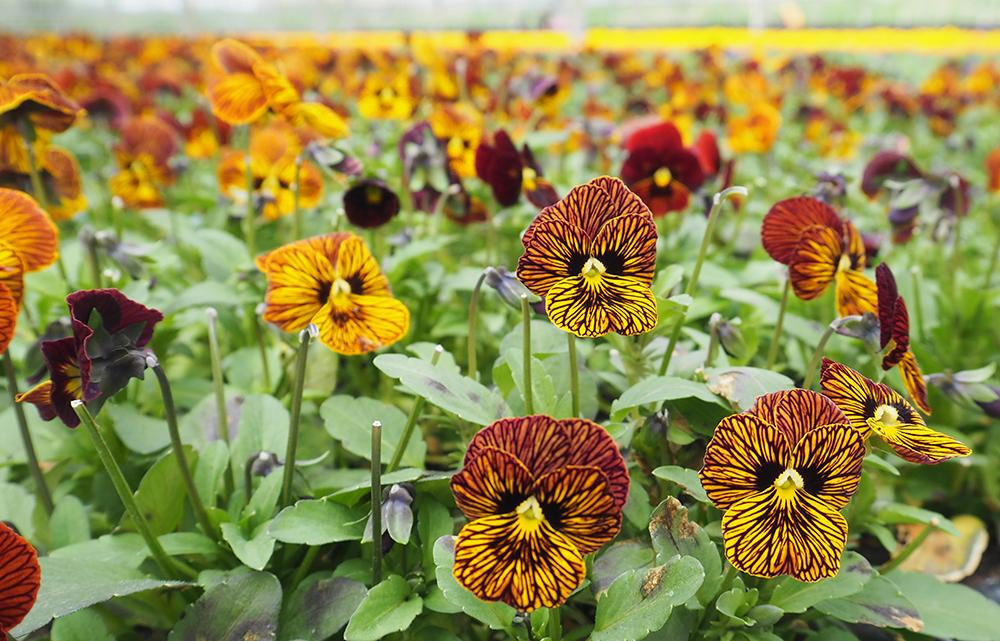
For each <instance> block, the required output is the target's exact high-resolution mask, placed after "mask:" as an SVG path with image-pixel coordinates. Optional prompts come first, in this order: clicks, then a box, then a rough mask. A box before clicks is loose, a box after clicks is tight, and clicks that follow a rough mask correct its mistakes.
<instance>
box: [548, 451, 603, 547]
mask: <svg viewBox="0 0 1000 641" xmlns="http://www.w3.org/2000/svg"><path fill="white" fill-rule="evenodd" d="M531 494H532V496H534V497H535V498H537V499H538V502H539V504H540V505H541V506H542V511H543V512H544V514H545V518H546V520H547V521H548V522H549V523H551V524H552V527H553V528H555V529H556V530H557V531H558V532H559V533H560V534H562V535H563V536H565V537H566V538H567V539H569V540H570V541H571V542H572V543H573V545H575V546H576V548H577V550H579V552H580V554H590V553H591V552H596V551H597V550H599V549H601V547H603V546H604V544H605V543H607V542H608V541H611V540H612V539H614V538H615V536H616V535H617V534H618V531H619V530H620V529H621V524H622V511H621V507H620V506H619V505H617V504H616V502H615V497H614V495H613V494H612V493H611V485H610V484H609V483H608V477H607V476H606V475H605V474H604V472H603V471H601V469H600V468H598V467H594V466H583V465H567V466H565V467H561V468H559V469H557V470H553V471H552V472H549V473H548V474H545V475H544V476H542V477H541V478H539V479H538V480H537V481H536V482H535V486H534V487H533V488H532V491H531Z"/></svg>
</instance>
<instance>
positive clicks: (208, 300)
mask: <svg viewBox="0 0 1000 641" xmlns="http://www.w3.org/2000/svg"><path fill="white" fill-rule="evenodd" d="M256 302H257V299H256V298H251V297H250V294H241V293H238V292H237V290H236V289H234V288H233V287H232V286H230V285H226V284H224V283H220V282H218V281H214V280H206V281H203V282H201V283H196V284H194V285H192V286H190V287H188V288H187V289H185V290H183V291H182V292H181V293H180V294H179V295H178V296H177V297H176V298H174V299H173V300H172V301H170V302H169V303H167V304H166V305H164V306H163V313H164V314H168V315H169V314H174V313H176V312H178V311H180V310H182V309H184V308H186V307H208V306H209V305H211V306H212V307H216V308H222V307H235V306H237V305H247V304H252V303H256Z"/></svg>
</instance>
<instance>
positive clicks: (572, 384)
mask: <svg viewBox="0 0 1000 641" xmlns="http://www.w3.org/2000/svg"><path fill="white" fill-rule="evenodd" d="M566 349H567V350H568V351H569V392H570V399H571V401H572V405H571V407H572V411H573V418H579V416H580V370H579V365H578V364H577V354H576V335H575V334H573V332H566Z"/></svg>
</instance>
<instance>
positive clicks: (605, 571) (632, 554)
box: [590, 541, 656, 594]
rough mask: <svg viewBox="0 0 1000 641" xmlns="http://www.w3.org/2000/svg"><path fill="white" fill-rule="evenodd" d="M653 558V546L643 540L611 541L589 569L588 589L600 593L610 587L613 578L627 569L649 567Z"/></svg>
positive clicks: (654, 555)
mask: <svg viewBox="0 0 1000 641" xmlns="http://www.w3.org/2000/svg"><path fill="white" fill-rule="evenodd" d="M655 558H656V554H655V553H654V552H653V548H651V547H650V546H649V545H647V544H646V543H644V542H641V541H618V542H616V543H612V544H611V545H610V546H608V547H607V548H606V549H605V550H604V551H603V552H602V553H601V555H600V556H599V557H597V558H596V559H594V564H593V566H592V567H591V570H590V589H591V590H593V591H594V594H600V593H601V592H604V591H605V590H607V589H608V588H609V587H611V584H612V583H614V581H615V579H617V578H618V577H620V576H621V575H623V574H625V573H626V572H628V571H629V570H635V569H639V568H648V567H651V566H652V564H653V560H654V559H655Z"/></svg>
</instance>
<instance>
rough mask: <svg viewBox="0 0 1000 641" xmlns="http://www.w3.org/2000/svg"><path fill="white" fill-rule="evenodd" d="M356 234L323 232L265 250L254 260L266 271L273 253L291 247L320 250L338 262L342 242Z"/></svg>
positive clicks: (332, 261)
mask: <svg viewBox="0 0 1000 641" xmlns="http://www.w3.org/2000/svg"><path fill="white" fill-rule="evenodd" d="M353 235H354V234H352V233H351V232H347V231H339V232H334V233H332V234H321V235H319V236H311V237H309V238H303V239H302V240H297V241H295V242H294V243H289V244H287V245H284V246H282V247H279V248H278V249H275V250H274V251H270V252H265V253H263V254H261V255H260V256H258V257H257V258H256V259H255V260H254V262H255V263H256V265H257V269H259V270H261V271H266V266H267V261H268V260H269V259H270V257H271V256H272V255H273V254H277V253H278V252H282V251H286V250H289V249H302V248H305V249H311V250H313V251H315V252H319V253H320V254H323V255H324V256H326V258H327V260H329V261H330V264H331V265H335V264H336V263H337V252H338V251H339V249H340V245H341V243H343V242H344V241H345V240H347V239H348V238H351V237H352V236H353Z"/></svg>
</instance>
